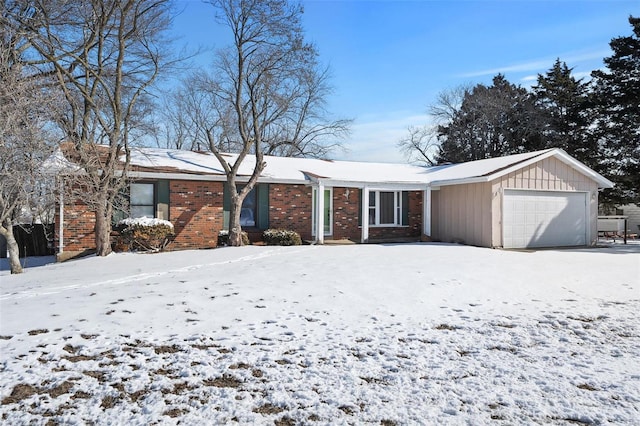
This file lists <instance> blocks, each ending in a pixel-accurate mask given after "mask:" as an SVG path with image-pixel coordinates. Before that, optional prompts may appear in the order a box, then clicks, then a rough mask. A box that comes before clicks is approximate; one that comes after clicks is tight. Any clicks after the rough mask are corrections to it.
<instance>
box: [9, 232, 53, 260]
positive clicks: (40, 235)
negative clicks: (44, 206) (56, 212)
mask: <svg viewBox="0 0 640 426" xmlns="http://www.w3.org/2000/svg"><path fill="white" fill-rule="evenodd" d="M13 236H14V237H15V238H16V241H17V242H18V247H19V248H20V257H21V258H22V257H28V256H49V255H53V254H55V249H54V247H53V224H49V225H42V224H35V225H20V226H14V227H13ZM6 257H7V242H6V241H5V239H4V237H2V236H0V258H6Z"/></svg>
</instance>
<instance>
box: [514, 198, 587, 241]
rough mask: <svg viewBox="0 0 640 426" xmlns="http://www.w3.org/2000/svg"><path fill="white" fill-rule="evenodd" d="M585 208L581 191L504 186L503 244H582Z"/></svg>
mask: <svg viewBox="0 0 640 426" xmlns="http://www.w3.org/2000/svg"><path fill="white" fill-rule="evenodd" d="M586 208H587V203H586V194H585V193H584V192H552V191H523V190H505V192H504V209H503V246H504V247H505V248H520V247H553V246H577V245H585V244H586V241H587V238H586V231H587V214H586V213H587V212H586Z"/></svg>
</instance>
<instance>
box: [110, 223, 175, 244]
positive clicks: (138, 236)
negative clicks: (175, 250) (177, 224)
mask: <svg viewBox="0 0 640 426" xmlns="http://www.w3.org/2000/svg"><path fill="white" fill-rule="evenodd" d="M116 230H118V231H119V232H120V240H121V242H122V243H124V244H125V245H126V246H127V247H129V248H130V249H131V250H141V251H160V250H163V249H164V248H165V247H166V246H167V244H169V243H170V242H171V241H172V240H173V237H174V235H175V234H174V232H173V224H172V223H171V222H169V221H167V220H161V219H150V218H148V217H142V218H137V219H124V220H121V221H120V222H118V226H117V228H116Z"/></svg>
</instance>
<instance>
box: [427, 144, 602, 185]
mask: <svg viewBox="0 0 640 426" xmlns="http://www.w3.org/2000/svg"><path fill="white" fill-rule="evenodd" d="M549 157H555V158H556V159H558V160H560V161H562V162H563V163H565V164H567V165H569V166H571V167H573V168H575V169H576V170H578V171H580V172H581V173H583V174H584V175H586V176H588V177H590V178H591V179H593V180H594V181H596V182H597V183H598V187H600V188H612V187H613V182H611V181H610V180H609V179H607V178H605V177H604V176H602V175H600V174H599V173H596V172H595V171H594V170H592V169H590V168H589V167H587V166H586V165H584V164H582V163H581V162H580V161H578V160H576V159H575V158H573V157H571V156H570V155H569V154H567V153H566V152H565V151H563V150H562V149H560V148H551V149H545V150H541V151H533V152H527V153H524V154H514V155H507V156H504V157H496V158H488V159H485V160H477V161H469V162H466V163H460V164H452V165H444V166H436V167H432V168H430V169H429V182H430V183H431V184H432V185H433V186H445V185H458V184H463V183H476V182H490V181H492V180H494V179H497V178H499V177H501V176H504V175H507V174H509V173H512V172H514V171H516V170H518V169H521V168H523V167H527V166H529V165H531V164H533V163H536V162H538V161H541V160H544V159H545V158H549Z"/></svg>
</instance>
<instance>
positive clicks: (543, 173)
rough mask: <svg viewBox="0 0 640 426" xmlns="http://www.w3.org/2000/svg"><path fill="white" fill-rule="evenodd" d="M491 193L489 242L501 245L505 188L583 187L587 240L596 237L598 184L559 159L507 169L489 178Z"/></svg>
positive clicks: (563, 188) (571, 188) (565, 188)
mask: <svg viewBox="0 0 640 426" xmlns="http://www.w3.org/2000/svg"><path fill="white" fill-rule="evenodd" d="M491 186H492V190H491V192H492V193H498V194H499V196H498V197H494V198H493V200H492V202H491V206H492V207H491V210H492V212H493V215H492V219H491V246H493V247H501V246H502V207H503V206H502V197H503V195H502V194H503V191H504V189H535V190H547V191H585V192H588V193H589V197H588V198H587V200H589V201H588V202H589V204H590V206H589V208H590V210H589V219H590V223H589V227H590V241H589V242H590V243H592V244H593V243H594V242H595V241H596V239H597V215H598V185H597V183H596V182H595V181H594V180H592V179H591V178H589V177H588V176H586V175H584V174H582V173H580V172H579V171H578V170H576V169H574V168H573V167H571V166H569V165H567V164H565V163H563V162H562V161H560V160H558V159H556V158H554V157H549V158H545V159H544V160H542V161H538V162H537V163H534V164H531V165H529V166H527V167H524V168H522V169H520V170H518V171H516V172H514V173H509V174H508V175H506V176H502V177H500V178H498V179H496V180H494V181H492V182H491Z"/></svg>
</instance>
